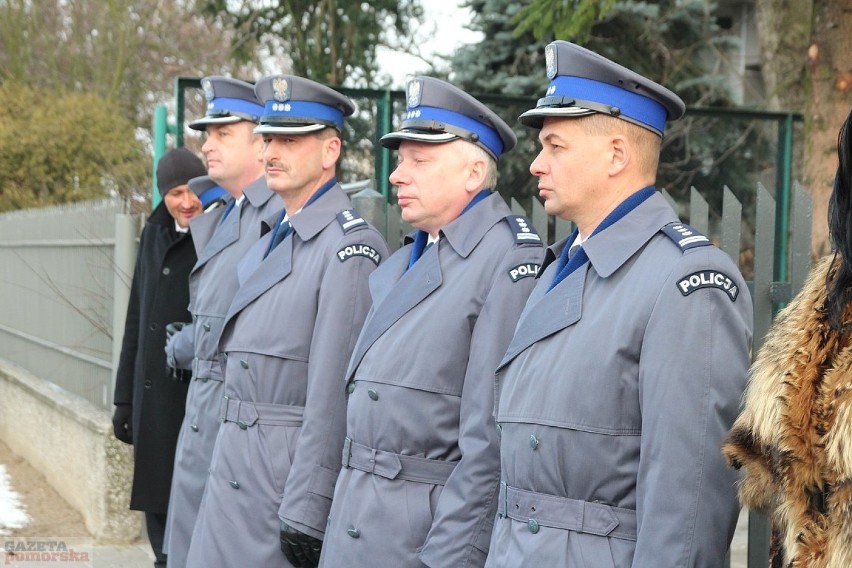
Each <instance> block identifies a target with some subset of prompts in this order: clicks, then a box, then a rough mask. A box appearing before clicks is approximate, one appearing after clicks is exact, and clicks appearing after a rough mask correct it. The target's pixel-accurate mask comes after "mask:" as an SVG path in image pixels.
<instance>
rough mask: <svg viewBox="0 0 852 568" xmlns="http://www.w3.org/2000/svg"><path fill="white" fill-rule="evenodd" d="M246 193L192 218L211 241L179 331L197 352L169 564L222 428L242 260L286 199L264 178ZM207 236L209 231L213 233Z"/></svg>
mask: <svg viewBox="0 0 852 568" xmlns="http://www.w3.org/2000/svg"><path fill="white" fill-rule="evenodd" d="M243 195H245V199H244V200H243V202H242V204H241V205H240V206H239V207H235V208H234V209H233V210H232V211H231V212H230V213H229V214H228V216H227V217H226V218H225V219H224V220H222V215H223V213H224V211H225V209H226V208H224V207H220V208H217V209H215V210H213V211H211V212H209V213H205V214H204V215H201V216H200V217H197V218H196V219H193V221H192V222H191V224H190V227H191V229H192V232H193V235H195V232H196V228H197V230H198V233H199V240H200V241H201V242H202V243H203V242H206V245H205V246H204V249H203V250H202V251H200V252H199V253H198V262H197V263H196V264H195V267H193V269H192V272H191V273H190V275H189V294H190V305H189V311H190V313H191V314H192V320H193V324H192V325H189V326H187V327H186V328H185V329H184V330H183V331H182V332H181V333H180V334H179V336H182V337H184V338H185V337H189V338H191V342H192V348H191V350H190V351H191V352H194V354H195V357H194V360H193V361H192V375H193V376H192V382H191V383H190V385H189V392H188V394H187V398H186V414H185V417H184V420H183V424H182V425H181V431H180V434H179V437H178V444H177V453H176V455H175V467H174V474H173V476H172V487H171V495H170V500H169V511H168V515H167V520H166V537H165V538H166V540H165V543H164V547H163V549H164V550H165V551H166V554H167V555H168V558H169V566H170V567H172V568H174V567H181V566H184V565H185V563H186V554H187V551H188V550H189V541H190V538H191V536H192V529H193V526H194V525H195V518H196V515H197V513H198V507H199V505H200V504H201V496H202V493H203V492H204V484H205V481H206V480H207V468H208V467H209V466H210V456H211V455H212V453H213V443H214V442H215V440H216V432H217V431H218V429H219V406H220V402H221V399H222V374H223V368H222V355H221V352H220V351H219V338H220V336H221V333H222V326H223V324H224V320H225V314H226V312H227V310H228V306H229V305H230V304H231V300H232V299H233V297H234V294H235V293H236V291H237V288H238V286H239V283H238V281H237V263H238V262H239V261H240V260H241V259H242V257H243V255H244V254H245V252H246V250H248V248H249V247H250V246H251V245H252V244H253V243H255V242H257V240H258V238H260V221H261V219H263V218H265V217H267V216H269V215H270V214H275V213H276V212H277V211H280V210H281V208H282V203H281V200H280V199H278V198H274V195H275V194H274V193H272V192H271V191H269V189H267V187H266V180H265V179H264V178H260V179H258V180H256V181H255V182H253V183H252V184H250V185H249V186H248V187H246V188H245V190H244V191H243ZM220 221H221V222H220ZM206 235H210V237H209V239H207V238H206ZM176 340H179V339H178V338H176Z"/></svg>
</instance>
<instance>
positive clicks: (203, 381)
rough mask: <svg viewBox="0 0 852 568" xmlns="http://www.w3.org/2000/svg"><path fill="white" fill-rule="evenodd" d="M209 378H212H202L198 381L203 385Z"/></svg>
mask: <svg viewBox="0 0 852 568" xmlns="http://www.w3.org/2000/svg"><path fill="white" fill-rule="evenodd" d="M209 378H210V377H200V378H199V379H198V380H199V381H201V382H202V383H206V382H207V379H209Z"/></svg>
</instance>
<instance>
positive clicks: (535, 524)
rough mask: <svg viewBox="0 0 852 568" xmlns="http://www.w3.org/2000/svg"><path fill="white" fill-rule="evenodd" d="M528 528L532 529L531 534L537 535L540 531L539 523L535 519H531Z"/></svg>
mask: <svg viewBox="0 0 852 568" xmlns="http://www.w3.org/2000/svg"><path fill="white" fill-rule="evenodd" d="M527 528H528V529H530V532H531V533H533V534H535V533H537V532H538V529H539V526H538V521H537V520H535V519H530V522H528V523H527Z"/></svg>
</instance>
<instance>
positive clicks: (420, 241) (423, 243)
mask: <svg viewBox="0 0 852 568" xmlns="http://www.w3.org/2000/svg"><path fill="white" fill-rule="evenodd" d="M489 195H491V190H490V189H483V190H482V191H480V192H479V193H477V194H476V195H474V196H473V199H471V200H470V203H468V204H467V205H466V206H465V208H464V209H462V212H461V213H459V217H461V216H462V215H464V214H465V213H467V212H468V211H470V210H471V208H472V207H473V206H474V205H476V204H477V203H479V202H480V201H482V200H483V199H485V198H486V197H488V196H489ZM430 246H432V243H430V242H429V234H428V233H426V232H425V231H417V233H416V234H415V235H414V244H413V246H412V247H411V256H410V257H408V268H411V267H412V266H414V263H415V262H417V261H418V260H420V257H421V256H423V253H424V252H426V249H428V248H429V247H430ZM406 270H408V269H406Z"/></svg>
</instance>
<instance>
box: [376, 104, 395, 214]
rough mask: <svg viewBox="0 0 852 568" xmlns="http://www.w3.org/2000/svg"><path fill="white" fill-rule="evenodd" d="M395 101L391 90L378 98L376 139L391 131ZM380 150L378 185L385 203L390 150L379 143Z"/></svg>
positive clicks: (387, 192)
mask: <svg viewBox="0 0 852 568" xmlns="http://www.w3.org/2000/svg"><path fill="white" fill-rule="evenodd" d="M392 109H393V103H392V102H391V92H390V90H387V89H386V90H385V91H384V92H383V93H382V96H381V97H380V98H378V99H376V140H377V141H378V140H379V139H381V137H382V136H384V135H385V134H387V133H388V132H390V129H391V110H392ZM377 149H378V151H377V152H376V187H377V188H378V190H379V193H381V194H382V197H384V198H385V203H387V202H389V201H390V182H389V181H388V176H390V150H389V149H388V148H385V147H384V146H381V145H378V144H377Z"/></svg>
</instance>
